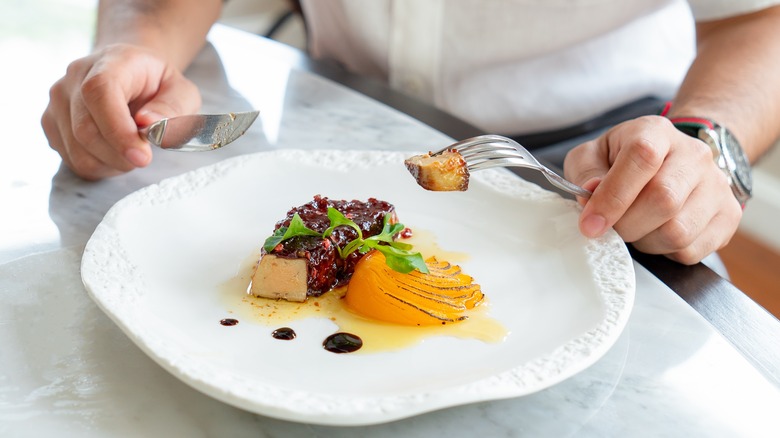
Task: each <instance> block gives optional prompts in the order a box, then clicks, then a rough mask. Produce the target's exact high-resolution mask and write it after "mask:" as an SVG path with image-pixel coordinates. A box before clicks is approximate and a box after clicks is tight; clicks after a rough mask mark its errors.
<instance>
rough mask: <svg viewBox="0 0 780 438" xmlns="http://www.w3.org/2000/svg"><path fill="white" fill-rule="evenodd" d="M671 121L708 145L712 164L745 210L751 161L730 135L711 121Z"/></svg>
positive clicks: (750, 177) (749, 183) (696, 119)
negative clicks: (725, 179) (713, 162)
mask: <svg viewBox="0 0 780 438" xmlns="http://www.w3.org/2000/svg"><path fill="white" fill-rule="evenodd" d="M671 121H672V123H673V124H674V126H675V127H676V128H677V129H679V130H680V131H682V132H684V133H686V134H688V135H690V136H691V137H695V138H698V139H700V140H702V141H704V142H705V143H707V145H709V147H710V149H712V155H713V157H714V159H715V164H717V165H718V167H719V168H720V169H721V170H722V171H723V172H724V173H725V174H726V176H727V177H728V178H729V185H731V191H732V192H734V196H736V197H737V200H738V201H739V203H740V205H742V207H744V206H745V203H746V202H747V201H748V199H750V196H751V193H752V191H753V176H752V173H751V170H750V161H748V158H747V155H745V151H744V150H742V147H741V146H740V145H739V142H738V141H737V139H736V138H735V137H734V135H733V134H732V133H731V131H729V130H728V129H726V128H725V127H723V126H721V125H719V124H717V123H715V122H713V121H712V120H710V119H704V118H698V117H677V118H673V119H671Z"/></svg>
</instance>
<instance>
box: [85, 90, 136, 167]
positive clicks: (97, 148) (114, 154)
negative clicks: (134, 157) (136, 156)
mask: <svg viewBox="0 0 780 438" xmlns="http://www.w3.org/2000/svg"><path fill="white" fill-rule="evenodd" d="M70 112H71V116H70V118H71V123H72V128H71V131H72V132H73V137H74V139H75V141H76V143H78V145H79V146H80V149H81V151H79V152H77V153H83V154H85V156H84V158H85V159H86V156H90V157H93V158H94V159H96V160H97V161H99V162H100V164H101V165H102V166H105V167H108V168H111V169H116V170H118V171H121V172H129V171H131V170H133V169H134V168H135V167H136V166H135V164H134V163H132V162H130V161H128V160H127V158H125V156H124V155H123V154H121V153H119V152H118V151H117V150H116V148H115V147H114V145H112V144H110V143H109V142H108V141H107V140H106V139H105V138H104V137H103V134H102V132H101V131H100V129H99V128H98V126H97V124H96V122H95V120H94V118H93V117H92V114H91V113H90V112H89V111H88V110H87V108H86V105H85V104H84V101H83V100H81V99H73V100H72V101H71V110H70ZM74 152H76V151H74ZM90 164H93V165H96V163H90Z"/></svg>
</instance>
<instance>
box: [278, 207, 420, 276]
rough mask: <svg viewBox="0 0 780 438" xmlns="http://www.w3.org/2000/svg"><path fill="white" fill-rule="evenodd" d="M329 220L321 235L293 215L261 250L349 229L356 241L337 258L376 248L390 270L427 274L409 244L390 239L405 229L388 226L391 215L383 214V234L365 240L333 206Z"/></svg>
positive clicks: (397, 226)
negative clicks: (291, 240) (298, 238)
mask: <svg viewBox="0 0 780 438" xmlns="http://www.w3.org/2000/svg"><path fill="white" fill-rule="evenodd" d="M328 219H329V220H330V226H329V227H328V228H327V229H326V230H325V231H324V232H323V233H322V234H320V233H318V232H316V231H314V230H312V229H310V228H308V227H306V226H305V225H304V224H303V221H302V220H301V218H300V217H299V216H298V215H297V214H295V215H294V216H293V218H292V220H291V221H290V226H289V227H280V228H279V229H277V230H276V231H275V232H274V234H273V235H272V236H271V237H269V238H268V239H266V240H265V244H264V245H263V249H265V250H266V251H267V252H271V251H272V250H273V249H274V248H275V247H276V245H278V244H279V243H281V242H283V241H285V240H287V239H290V238H292V237H296V236H319V237H323V238H327V237H330V235H331V234H333V231H334V230H335V229H336V228H337V227H341V226H346V227H350V228H352V229H354V230H355V232H357V238H356V239H354V240H351V241H350V242H349V243H347V244H346V245H344V247H343V248H340V247H336V249H337V250H338V252H339V256H341V258H342V259H345V258H347V257H348V256H349V255H350V254H352V253H353V252H355V251H359V252H360V253H361V254H365V253H367V252H368V251H370V250H372V249H375V250H377V251H379V252H381V253H382V254H384V256H385V261H386V263H387V266H389V267H390V268H391V269H393V270H395V271H398V272H401V273H403V274H407V273H409V272H412V271H414V270H415V269H417V270H418V271H420V272H423V273H426V274H427V273H428V266H426V264H425V261H424V260H423V258H422V254H420V253H419V252H412V251H411V249H412V245H409V244H408V243H403V242H396V241H394V240H393V236H395V235H396V234H398V233H400V232H401V231H403V229H404V225H403V224H399V223H394V224H391V223H390V215H385V217H384V219H383V221H382V231H381V232H380V233H379V234H377V235H375V236H371V237H368V238H365V239H364V238H363V231H362V230H361V229H360V227H359V226H358V225H357V224H356V223H355V222H354V221H352V220H351V219H349V218H347V217H346V216H344V214H342V213H341V212H340V211H338V210H336V209H335V208H333V207H328Z"/></svg>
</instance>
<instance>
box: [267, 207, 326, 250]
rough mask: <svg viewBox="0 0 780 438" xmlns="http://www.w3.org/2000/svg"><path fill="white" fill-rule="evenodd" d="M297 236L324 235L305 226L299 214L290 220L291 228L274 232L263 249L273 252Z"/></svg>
mask: <svg viewBox="0 0 780 438" xmlns="http://www.w3.org/2000/svg"><path fill="white" fill-rule="evenodd" d="M297 236H318V237H322V234H320V233H318V232H316V231H314V230H312V229H311V228H309V227H307V226H306V225H304V223H303V219H301V217H300V216H299V215H298V213H295V215H294V216H293V217H292V219H291V220H290V226H289V227H279V228H278V229H277V230H276V231H274V234H272V235H271V237H269V238H267V239H265V243H264V244H263V249H264V250H265V251H266V252H271V251H273V249H274V248H276V245H278V244H280V243H281V242H283V241H285V240H287V239H291V238H293V237H297Z"/></svg>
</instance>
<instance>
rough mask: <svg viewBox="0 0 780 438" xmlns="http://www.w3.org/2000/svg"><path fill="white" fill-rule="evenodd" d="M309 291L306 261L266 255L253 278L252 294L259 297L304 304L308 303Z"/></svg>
mask: <svg viewBox="0 0 780 438" xmlns="http://www.w3.org/2000/svg"><path fill="white" fill-rule="evenodd" d="M307 290H308V269H307V262H306V259H304V258H295V259H288V258H284V257H277V256H275V255H273V254H265V255H263V257H262V258H261V259H260V262H259V263H258V265H257V269H255V273H254V275H253V276H252V287H251V288H250V293H251V294H252V295H254V296H257V297H264V298H273V299H282V300H287V301H299V302H302V301H306V295H307V294H306V292H307Z"/></svg>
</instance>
